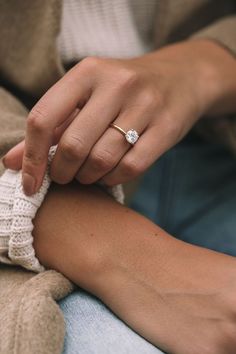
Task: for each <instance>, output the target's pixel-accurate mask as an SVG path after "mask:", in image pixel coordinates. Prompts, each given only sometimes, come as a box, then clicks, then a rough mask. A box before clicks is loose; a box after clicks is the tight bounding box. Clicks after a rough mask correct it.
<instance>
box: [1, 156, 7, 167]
mask: <svg viewBox="0 0 236 354" xmlns="http://www.w3.org/2000/svg"><path fill="white" fill-rule="evenodd" d="M5 156H6V155H4V156H3V157H2V164H3V166H4V167H6V158H5Z"/></svg>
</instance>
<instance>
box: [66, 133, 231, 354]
mask: <svg viewBox="0 0 236 354" xmlns="http://www.w3.org/2000/svg"><path fill="white" fill-rule="evenodd" d="M131 207H132V208H134V209H136V210H137V211H139V212H141V213H142V214H144V215H146V216H147V217H148V218H150V219H152V220H153V221H154V222H155V223H157V224H158V225H160V226H161V227H163V228H164V229H165V230H167V231H168V232H169V233H170V234H172V235H174V236H175V237H178V238H180V239H182V240H184V241H186V242H189V243H193V244H197V245H200V246H203V247H207V248H211V249H214V250H217V251H219V252H224V253H227V254H231V255H234V256H235V255H236V234H235V231H236V216H235V214H236V160H235V158H234V157H232V156H231V155H230V153H228V152H227V151H226V150H224V149H223V148H221V147H219V146H215V145H212V144H207V143H204V142H203V141H201V140H200V139H198V138H196V137H194V136H193V135H189V136H188V137H187V138H185V139H184V141H182V142H181V143H180V144H178V145H177V146H176V147H174V148H173V149H171V150H170V151H169V152H168V153H166V154H165V155H164V156H163V157H161V158H160V159H159V160H158V161H157V162H156V163H155V164H154V165H153V166H152V167H151V168H150V169H149V170H148V171H147V172H146V174H145V175H144V178H143V180H142V183H141V184H140V187H139V189H138V191H137V192H136V194H135V196H134V198H133V200H132V202H131ZM60 306H61V309H62V311H63V312H64V316H65V321H66V326H67V333H66V338H65V345H64V354H110V353H111V354H134V353H135V354H152V353H153V354H154V353H155V354H160V353H162V351H160V350H159V349H158V348H156V347H154V346H153V345H152V344H150V343H149V342H147V341H146V340H145V339H143V338H142V337H140V336H139V335H138V334H137V333H135V332H134V331H132V329H130V328H129V327H128V326H127V325H126V324H125V323H123V322H122V321H121V320H120V319H118V318H117V317H116V316H115V315H114V314H113V313H112V312H111V311H110V310H109V309H108V308H107V307H106V306H105V305H104V304H103V303H102V302H101V301H99V300H98V299H96V298H95V297H93V296H91V295H89V294H88V293H86V292H84V291H82V290H80V289H79V290H77V291H75V292H74V293H73V294H71V295H69V296H68V297H67V298H65V299H64V300H62V301H61V302H60Z"/></svg>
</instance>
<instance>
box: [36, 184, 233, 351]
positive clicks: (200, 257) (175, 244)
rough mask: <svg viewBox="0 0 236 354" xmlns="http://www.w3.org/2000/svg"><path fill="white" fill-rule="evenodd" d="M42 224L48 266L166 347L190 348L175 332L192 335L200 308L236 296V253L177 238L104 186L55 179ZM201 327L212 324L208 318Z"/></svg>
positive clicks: (39, 248)
mask: <svg viewBox="0 0 236 354" xmlns="http://www.w3.org/2000/svg"><path fill="white" fill-rule="evenodd" d="M34 223H35V229H34V239H35V242H34V245H35V249H36V255H37V256H38V258H39V260H40V262H41V263H42V264H43V265H45V266H47V267H49V268H53V269H56V270H58V271H60V272H61V273H63V274H64V275H65V276H66V277H68V278H69V279H71V280H72V281H74V282H75V283H76V284H77V285H79V286H81V287H82V288H84V289H86V290H88V291H90V292H92V293H93V294H94V295H96V296H98V297H99V298H100V299H102V300H103V301H104V302H105V303H106V304H107V305H108V306H109V307H110V308H111V309H112V310H113V311H114V312H115V313H116V314H117V315H118V316H120V317H121V318H122V319H123V320H124V321H126V322H127V323H128V324H129V325H130V326H131V327H132V328H134V329H135V330H136V331H137V332H138V333H140V334H141V335H143V336H144V337H145V338H147V339H149V340H150V341H151V342H153V343H154V344H156V345H158V346H161V348H163V349H164V350H166V351H167V350H168V351H170V349H172V347H173V346H176V345H177V347H178V346H180V348H181V350H182V348H183V343H182V342H179V343H177V344H176V343H175V342H174V337H176V336H177V337H178V336H181V333H182V332H185V331H187V332H188V331H189V332H190V333H189V335H190V336H191V335H192V329H191V327H189V326H188V324H186V323H188V322H189V320H190V319H191V320H190V321H191V322H193V323H195V321H199V320H198V316H199V311H203V313H204V311H206V314H205V315H204V316H205V317H206V319H208V317H209V318H210V317H211V311H212V310H211V303H213V305H215V302H216V308H217V306H218V301H219V300H218V297H219V298H220V301H223V303H224V304H225V303H227V302H228V300H227V301H226V300H224V294H225V296H226V298H227V299H228V298H229V299H230V297H231V295H233V297H232V298H234V295H235V293H234V284H235V272H234V268H235V259H234V258H232V257H229V256H225V255H223V254H218V253H216V252H212V251H209V250H206V249H202V248H199V247H196V246H192V245H189V244H186V243H184V242H182V241H179V240H177V239H175V238H173V237H171V236H169V235H168V234H166V233H165V232H164V231H163V230H161V229H160V228H159V227H158V226H156V225H154V224H153V223H152V222H150V221H149V220H147V219H146V218H144V217H143V216H141V215H139V214H137V213H135V212H134V211H132V210H130V209H128V208H126V207H123V206H121V205H119V204H118V203H116V202H115V201H114V200H113V199H112V198H111V197H109V196H108V195H106V194H105V193H104V192H102V191H101V190H100V189H99V188H98V187H96V186H89V187H84V186H81V185H79V184H77V183H76V184H70V185H67V186H58V185H53V186H52V188H51V189H50V191H49V193H48V195H47V197H46V200H45V202H44V204H43V205H42V207H41V208H40V210H39V212H38V214H37V217H36V219H35V222H34ZM206 270H207V271H206ZM222 291H223V294H222ZM231 293H232V294H231ZM216 294H217V296H216ZM216 300H217V301H216ZM213 305H212V306H213ZM186 306H187V308H189V311H187V312H186V311H183V308H185V307H186ZM198 307H199V308H200V309H199V310H198ZM202 307H203V308H202ZM213 307H214V306H213ZM214 311H215V310H214ZM217 311H218V310H217ZM220 311H221V310H219V312H220ZM208 312H209V314H208ZM195 316H196V318H195ZM217 316H218V314H217ZM220 316H221V312H220V314H219V317H220ZM176 323H179V324H180V327H178V328H176ZM219 323H220V322H219ZM199 326H200V328H201V327H202V328H203V330H204V328H208V327H209V328H211V326H210V324H209V323H208V322H207V320H205V321H204V324H201V323H200V324H199ZM188 327H189V328H188ZM186 328H187V329H186ZM178 331H180V334H179V335H178ZM193 332H194V330H193ZM170 333H175V336H174V337H173V339H172V340H171V341H170V339H169V335H170ZM183 340H184V336H183ZM188 340H189V339H188ZM193 343H194V342H193ZM175 344H176V345H175ZM184 345H185V343H184ZM187 345H189V343H188V344H187ZM190 345H191V340H190ZM174 353H179V352H178V351H177V350H176V351H174ZM182 353H185V352H184V351H182ZM186 353H187V352H186ZM190 353H192V352H191V351H190Z"/></svg>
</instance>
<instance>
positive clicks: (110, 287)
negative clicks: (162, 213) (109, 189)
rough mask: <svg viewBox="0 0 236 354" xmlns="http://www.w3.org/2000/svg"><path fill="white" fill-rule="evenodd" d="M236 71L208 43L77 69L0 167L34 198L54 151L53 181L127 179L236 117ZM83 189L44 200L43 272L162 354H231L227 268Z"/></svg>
mask: <svg viewBox="0 0 236 354" xmlns="http://www.w3.org/2000/svg"><path fill="white" fill-rule="evenodd" d="M235 69H236V61H235V58H234V57H233V56H232V55H231V54H230V53H229V52H228V51H227V50H225V49H224V48H222V47H221V46H220V45H218V44H217V43H215V42H213V41H210V40H192V41H185V42H182V43H178V44H174V45H170V46H167V47H165V48H163V49H161V50H158V51H156V52H153V53H150V54H148V55H145V56H142V57H139V58H134V59H129V60H114V59H103V58H86V59H85V60H83V61H81V62H80V63H79V64H77V65H76V66H75V67H74V68H72V69H71V70H70V71H69V72H68V73H67V74H66V75H65V76H64V77H63V78H62V79H61V80H60V81H58V82H57V83H56V84H55V85H54V86H53V87H51V88H50V89H49V90H48V92H47V93H46V94H45V95H44V96H43V97H42V98H41V99H40V100H39V101H38V103H37V104H36V105H35V106H34V107H33V109H32V110H31V112H30V114H29V116H28V119H27V130H26V139H25V141H23V142H21V143H20V144H19V145H17V146H16V147H14V148H13V149H12V150H11V151H10V152H9V153H8V154H7V155H6V156H5V159H4V163H5V166H6V167H9V168H13V169H20V168H21V167H22V170H23V187H24V190H25V192H26V194H28V195H31V194H33V193H34V192H35V191H37V190H38V188H39V187H40V185H41V182H42V178H43V175H44V171H45V167H46V161H47V155H48V150H49V147H50V146H51V145H52V144H55V143H58V150H57V152H56V155H55V158H54V159H53V161H52V165H51V177H52V179H53V180H54V181H55V182H58V183H60V184H67V183H68V182H70V181H71V180H72V179H74V178H76V179H78V180H79V181H80V182H81V183H83V184H91V183H93V182H95V181H97V180H99V179H102V180H103V181H104V182H106V183H107V184H108V185H115V184H117V183H122V182H125V181H128V180H132V179H133V178H135V177H136V176H138V175H139V174H141V173H142V172H144V171H145V170H146V169H147V168H148V167H149V166H150V165H151V164H152V163H153V162H154V161H155V160H156V159H157V158H158V157H160V156H161V155H162V154H163V153H164V152H165V151H166V150H168V149H169V148H170V147H172V146H173V145H175V144H176V143H177V142H178V141H179V140H181V138H182V137H183V136H184V135H185V134H186V133H187V132H188V131H189V129H190V128H191V127H192V126H193V125H194V123H196V121H197V120H198V119H200V118H201V117H202V116H205V115H208V116H212V119H214V117H216V116H218V115H222V114H229V113H232V112H235V111H236V100H235V95H236V70H235ZM111 122H115V123H116V124H117V125H119V126H121V127H122V128H123V129H124V130H127V129H130V128H134V129H136V130H137V131H138V133H139V134H141V137H140V140H139V141H138V143H137V144H136V145H135V146H134V147H132V148H131V147H130V145H129V144H128V143H127V142H126V141H125V139H124V137H123V136H122V135H121V134H120V133H119V132H117V131H116V130H114V129H112V128H108V126H109V124H110V123H111ZM84 188H85V189H84ZM84 188H82V187H81V185H80V186H79V185H76V186H75V185H72V184H69V185H68V184H67V185H66V186H63V187H62V186H61V187H59V186H57V187H55V186H54V188H52V189H51V190H50V192H49V194H48V196H47V199H46V201H45V203H44V204H43V206H42V208H41V209H40V210H39V212H38V214H37V216H36V219H35V231H34V236H35V248H36V251H37V255H38V257H39V259H40V260H41V262H42V263H43V264H45V265H46V266H48V267H50V268H54V269H57V270H59V271H60V272H62V273H64V274H65V275H66V276H67V277H68V278H70V279H71V280H73V281H74V282H76V283H77V284H78V285H80V286H82V287H84V288H85V289H87V290H89V291H91V292H92V293H93V294H95V295H96V296H98V297H99V298H101V299H102V300H103V301H104V302H105V303H106V304H107V305H108V306H110V307H111V308H112V309H113V311H114V312H115V313H116V314H117V315H118V316H120V317H121V318H122V319H123V320H125V321H126V322H127V323H128V324H129V325H130V326H131V327H132V328H134V329H135V330H136V331H137V332H138V333H140V334H141V335H143V336H144V337H145V338H147V339H148V340H150V341H151V342H153V343H154V344H155V345H157V346H159V347H160V348H162V349H163V350H165V351H167V352H169V353H174V354H195V353H196V354H199V353H201V354H233V353H235V347H236V340H235V338H236V336H235V334H236V333H235V332H236V324H235V321H236V320H235V319H236V315H235V307H236V306H235V290H236V289H235V287H236V274H235V273H236V272H235V262H236V261H235V259H234V258H233V257H229V256H225V255H222V254H218V253H216V252H211V251H208V250H205V249H201V248H198V247H196V246H192V245H188V244H185V243H183V242H181V241H179V240H176V239H174V238H173V237H171V236H170V235H168V234H166V233H165V232H164V231H163V230H161V229H160V228H159V227H158V226H156V225H154V224H152V223H151V222H150V221H148V220H146V219H145V218H143V217H142V216H140V215H138V214H136V213H134V212H133V211H131V210H129V209H127V208H125V207H121V206H119V205H118V204H117V203H115V202H114V201H112V199H111V198H109V197H108V196H106V195H105V194H104V193H102V192H101V191H99V190H98V189H97V187H94V186H91V187H84ZM98 205H99V206H101V208H100V207H99V208H98V207H97V206H98ZM108 210H109V212H107V211H108ZM121 220H122V222H121Z"/></svg>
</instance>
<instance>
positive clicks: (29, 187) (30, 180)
mask: <svg viewBox="0 0 236 354" xmlns="http://www.w3.org/2000/svg"><path fill="white" fill-rule="evenodd" d="M23 188H24V192H25V194H26V195H28V196H30V195H32V194H34V193H35V188H36V180H35V178H34V177H33V176H31V175H29V174H28V173H26V172H25V173H23Z"/></svg>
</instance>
